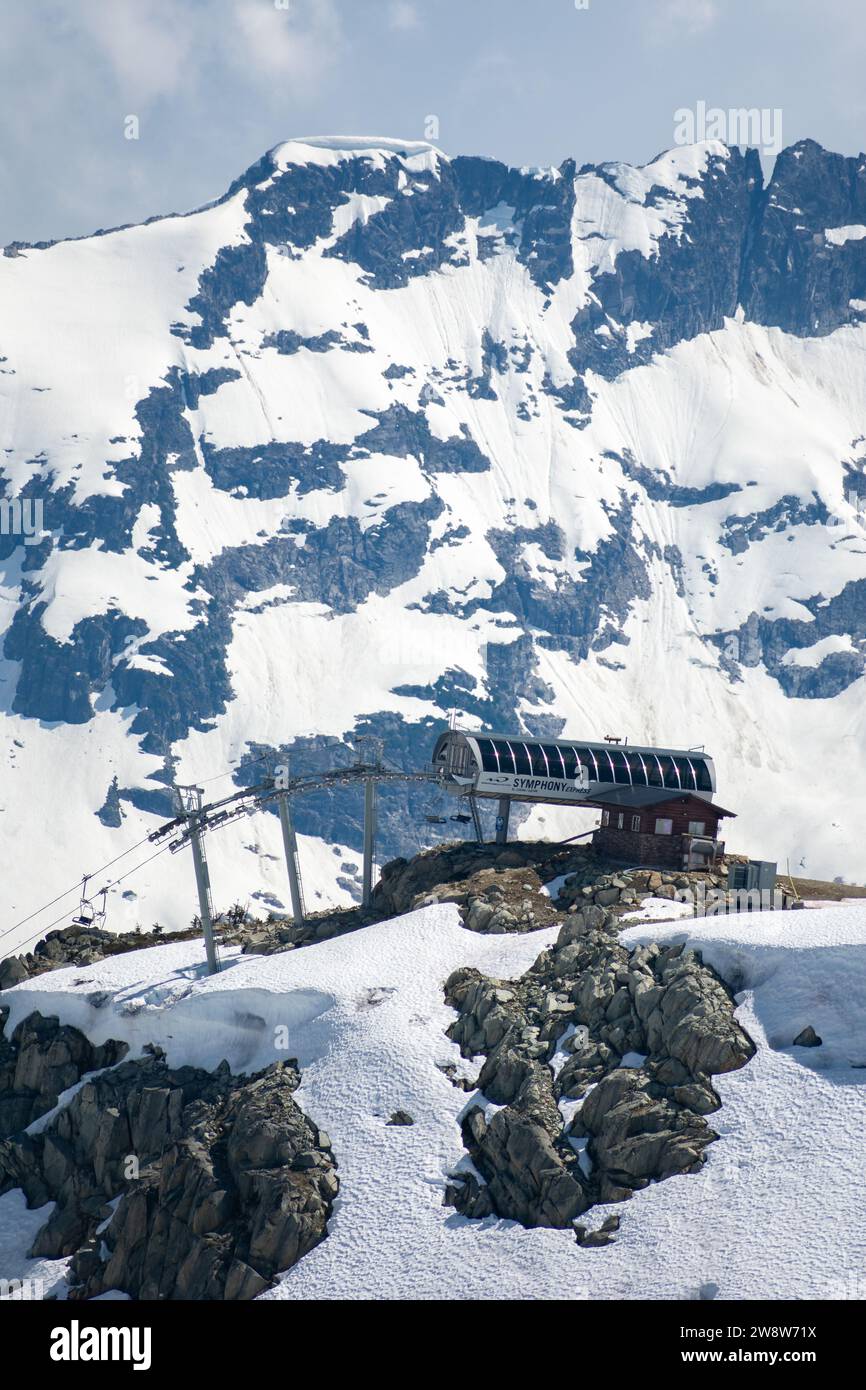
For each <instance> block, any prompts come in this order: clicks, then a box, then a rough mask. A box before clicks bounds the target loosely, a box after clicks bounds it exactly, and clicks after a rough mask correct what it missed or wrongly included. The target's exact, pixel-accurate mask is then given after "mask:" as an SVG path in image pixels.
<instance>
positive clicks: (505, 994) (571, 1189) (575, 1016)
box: [445, 904, 755, 1244]
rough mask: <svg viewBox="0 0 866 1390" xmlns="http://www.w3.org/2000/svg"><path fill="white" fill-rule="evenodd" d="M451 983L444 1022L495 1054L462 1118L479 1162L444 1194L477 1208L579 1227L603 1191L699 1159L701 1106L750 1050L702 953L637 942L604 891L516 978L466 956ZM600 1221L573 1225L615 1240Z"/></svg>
mask: <svg viewBox="0 0 866 1390" xmlns="http://www.w3.org/2000/svg"><path fill="white" fill-rule="evenodd" d="M445 998H446V1001H447V1002H448V1003H449V1004H450V1005H451V1006H452V1007H453V1008H455V1009H456V1010H457V1012H458V1017H457V1019H456V1020H455V1022H454V1023H453V1024H452V1025H451V1027H450V1028H449V1030H448V1035H449V1037H450V1038H452V1040H453V1041H454V1042H456V1043H458V1045H459V1046H460V1050H461V1052H462V1054H463V1055H464V1056H465V1057H478V1056H483V1057H484V1059H485V1060H484V1063H483V1066H482V1068H481V1071H480V1073H479V1075H478V1078H477V1083H476V1084H477V1088H478V1090H479V1091H480V1092H481V1094H482V1099H483V1101H484V1102H485V1104H482V1103H479V1102H477V1101H476V1102H474V1103H472V1104H471V1105H470V1107H469V1109H468V1110H467V1112H466V1113H465V1116H464V1120H463V1138H464V1143H465V1144H466V1148H467V1150H468V1153H469V1156H470V1158H471V1160H472V1163H473V1166H474V1170H475V1171H474V1172H470V1173H469V1174H466V1173H463V1172H461V1173H459V1174H457V1175H455V1176H454V1178H453V1180H452V1182H451V1184H450V1186H449V1188H448V1191H447V1193H446V1202H448V1203H451V1204H453V1205H454V1206H456V1207H457V1209H458V1210H459V1211H460V1212H462V1213H463V1214H464V1215H467V1216H472V1217H483V1216H488V1215H490V1214H492V1213H495V1214H497V1215H499V1216H505V1217H509V1218H511V1219H513V1220H517V1221H520V1222H521V1223H522V1224H523V1225H525V1226H555V1227H564V1226H569V1225H572V1224H573V1223H574V1222H575V1219H576V1218H577V1217H578V1216H580V1215H582V1214H583V1213H584V1212H586V1211H587V1210H588V1209H589V1208H590V1207H592V1206H593V1205H595V1204H597V1203H608V1202H619V1201H623V1200H625V1199H627V1198H629V1197H631V1195H632V1194H633V1193H634V1192H635V1191H637V1190H639V1189H641V1188H643V1187H646V1186H647V1185H648V1184H649V1183H650V1182H652V1181H659V1180H662V1179H665V1178H668V1177H672V1176H674V1175H675V1174H678V1173H690V1172H695V1171H697V1170H698V1169H699V1168H700V1167H701V1166H702V1164H703V1162H704V1150H705V1149H706V1147H707V1145H708V1144H710V1143H712V1142H713V1140H714V1139H716V1138H717V1137H718V1136H717V1134H716V1133H715V1131H714V1130H712V1129H711V1128H710V1126H709V1125H708V1124H707V1121H706V1119H705V1116H706V1115H708V1114H711V1113H712V1112H713V1111H715V1110H718V1109H719V1106H720V1101H719V1097H718V1095H717V1094H716V1091H715V1090H714V1088H713V1085H712V1077H713V1075H715V1074H717V1073H722V1072H727V1071H731V1070H734V1069H736V1068H738V1067H741V1066H744V1065H745V1064H746V1063H747V1062H748V1061H749V1059H750V1058H751V1057H752V1055H753V1054H754V1051H755V1048H754V1044H753V1043H752V1041H751V1039H750V1038H749V1037H748V1036H747V1034H746V1033H745V1032H744V1031H743V1029H742V1028H740V1026H739V1024H738V1023H737V1022H736V1020H735V1018H734V1003H733V999H732V996H731V993H730V991H729V990H728V988H727V986H726V985H725V984H724V983H723V981H722V980H720V979H719V977H718V976H717V975H716V974H715V973H714V972H713V971H712V970H711V969H710V968H709V967H708V966H706V965H704V963H703V961H702V959H701V957H700V954H699V953H698V952H695V951H690V950H685V949H684V948H683V946H682V945H681V944H680V945H672V946H668V947H664V948H662V947H660V946H658V945H649V946H640V947H637V948H635V950H633V951H631V952H629V951H628V950H627V949H626V948H625V947H624V946H622V945H621V944H620V943H619V941H618V938H617V934H616V923H615V920H614V919H613V917H612V916H611V914H610V912H608V911H605V910H604V909H603V908H601V907H599V906H596V905H595V904H593V905H591V906H588V907H584V908H581V909H579V910H578V911H576V912H574V913H572V914H570V915H569V916H568V918H567V920H566V921H565V923H564V924H563V926H562V928H561V930H560V933H559V936H558V938H557V941H556V944H555V945H554V946H553V947H552V948H551V949H550V950H548V951H545V952H543V953H542V954H541V955H540V956H539V958H538V960H537V961H536V962H535V964H534V965H533V966H532V968H531V969H530V970H529V971H528V972H527V973H526V974H525V975H524V976H523V977H522V978H521V979H520V980H517V981H511V982H503V981H500V980H492V979H486V978H485V977H483V976H482V975H480V974H479V973H478V972H477V971H476V970H458V971H456V972H455V973H454V974H453V975H451V977H450V978H449V979H448V981H447V982H446V986H445ZM569 1102H579V1103H578V1104H577V1105H574V1104H569ZM490 1103H492V1105H493V1106H497V1107H501V1108H499V1109H497V1110H496V1111H495V1113H493V1114H492V1116H490V1115H489V1113H488V1107H489V1105H490ZM601 1234H602V1235H603V1236H604V1239H599V1233H598V1232H591V1233H587V1232H586V1230H585V1228H584V1229H583V1231H582V1232H581V1231H578V1237H579V1238H585V1239H590V1238H591V1239H590V1243H591V1244H607V1243H609V1241H610V1240H611V1239H613V1236H612V1233H611V1231H610V1230H609V1229H608V1230H605V1231H603V1232H602V1233H601Z"/></svg>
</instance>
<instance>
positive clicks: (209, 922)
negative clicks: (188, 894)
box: [175, 787, 219, 975]
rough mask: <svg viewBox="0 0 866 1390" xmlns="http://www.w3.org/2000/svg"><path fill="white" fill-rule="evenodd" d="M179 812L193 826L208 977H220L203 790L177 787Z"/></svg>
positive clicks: (195, 865)
mask: <svg viewBox="0 0 866 1390" xmlns="http://www.w3.org/2000/svg"><path fill="white" fill-rule="evenodd" d="M175 791H176V792H177V798H178V802H179V809H180V811H181V813H182V814H183V815H185V816H186V819H187V824H188V826H189V843H190V847H191V849H192V862H193V865H194V867H195V886H196V889H197V890H198V911H199V916H200V918H201V929H202V932H203V934H204V948H205V952H206V954H207V973H208V974H209V975H216V974H218V973H219V961H218V960H217V953H216V943H215V941H214V934H213V904H212V903H211V896H210V874H209V873H208V867H207V857H206V855H205V851H204V838H203V836H202V822H201V803H202V796H203V792H202V789H201V787H176V788H175Z"/></svg>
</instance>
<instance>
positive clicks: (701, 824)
mask: <svg viewBox="0 0 866 1390" xmlns="http://www.w3.org/2000/svg"><path fill="white" fill-rule="evenodd" d="M706 828H707V823H706V821H705V820H690V821H689V834H690V835H703V834H704V832H705V831H706Z"/></svg>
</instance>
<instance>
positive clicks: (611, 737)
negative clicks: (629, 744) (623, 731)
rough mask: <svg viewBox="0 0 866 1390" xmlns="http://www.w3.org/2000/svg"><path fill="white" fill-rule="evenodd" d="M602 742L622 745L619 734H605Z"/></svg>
mask: <svg viewBox="0 0 866 1390" xmlns="http://www.w3.org/2000/svg"><path fill="white" fill-rule="evenodd" d="M604 741H605V743H622V738H621V737H620V735H619V734H605V736H604Z"/></svg>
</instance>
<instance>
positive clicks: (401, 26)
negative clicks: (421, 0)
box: [388, 0, 421, 32]
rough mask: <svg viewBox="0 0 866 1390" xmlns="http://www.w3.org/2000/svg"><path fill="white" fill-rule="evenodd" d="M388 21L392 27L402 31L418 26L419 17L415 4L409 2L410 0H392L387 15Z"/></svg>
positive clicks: (419, 22)
mask: <svg viewBox="0 0 866 1390" xmlns="http://www.w3.org/2000/svg"><path fill="white" fill-rule="evenodd" d="M388 23H389V24H390V26H391V28H392V29H397V30H401V31H403V32H406V31H408V30H411V29H417V28H419V26H420V24H421V17H420V15H419V14H418V8H417V6H416V5H413V4H411V3H410V0H394V3H393V4H392V5H391V9H390V14H389V16H388Z"/></svg>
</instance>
